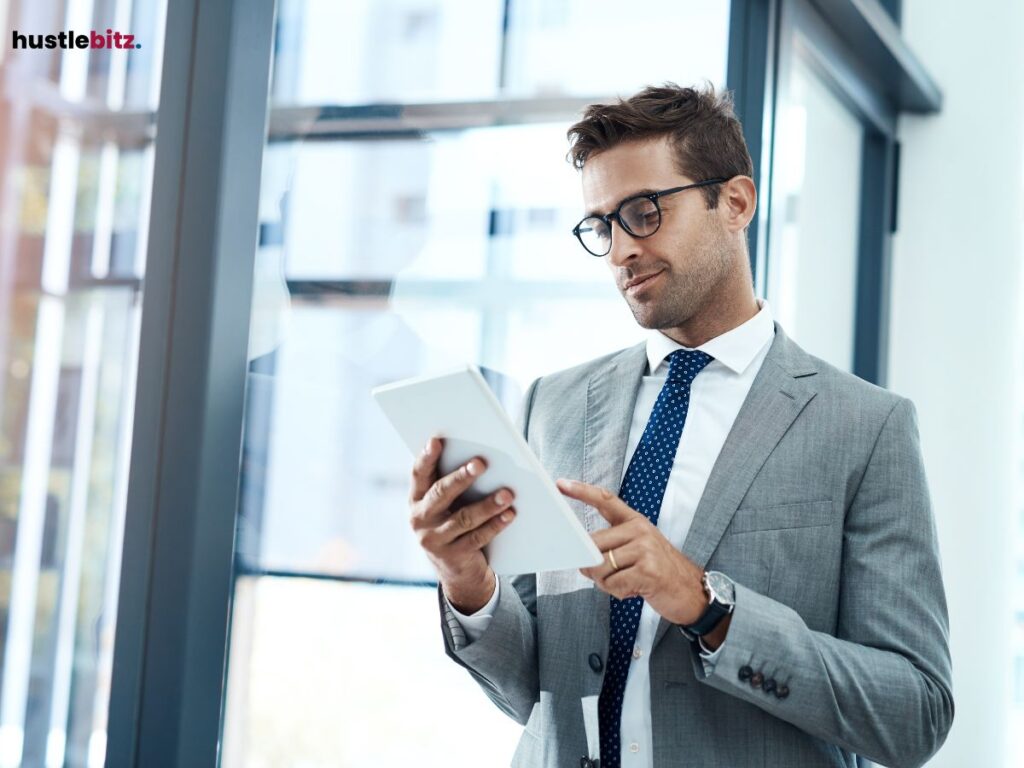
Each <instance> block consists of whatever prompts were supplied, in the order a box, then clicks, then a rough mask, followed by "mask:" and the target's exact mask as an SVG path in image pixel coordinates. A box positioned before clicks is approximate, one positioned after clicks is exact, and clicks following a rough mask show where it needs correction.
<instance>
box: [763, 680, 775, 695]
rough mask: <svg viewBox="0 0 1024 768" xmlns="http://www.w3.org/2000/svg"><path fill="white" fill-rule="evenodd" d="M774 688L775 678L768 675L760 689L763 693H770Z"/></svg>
mask: <svg viewBox="0 0 1024 768" xmlns="http://www.w3.org/2000/svg"><path fill="white" fill-rule="evenodd" d="M775 688H776V683H775V678H772V677H769V678H768V679H767V680H765V681H764V688H762V690H763V691H764V692H765V693H771V692H772V691H774V690H775Z"/></svg>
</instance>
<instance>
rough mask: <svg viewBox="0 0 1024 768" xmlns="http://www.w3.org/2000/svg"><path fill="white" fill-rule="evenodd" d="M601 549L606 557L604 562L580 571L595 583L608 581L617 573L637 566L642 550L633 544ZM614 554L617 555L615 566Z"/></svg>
mask: <svg viewBox="0 0 1024 768" xmlns="http://www.w3.org/2000/svg"><path fill="white" fill-rule="evenodd" d="M600 549H601V552H602V554H603V555H604V562H602V563H601V564H600V565H595V566H593V567H591V568H581V569H580V573H582V574H583V575H584V576H586V577H587V578H588V579H593V580H594V581H600V580H602V579H606V578H608V577H609V576H611V575H612V574H613V573H616V572H617V571H624V570H625V569H627V568H629V567H631V566H632V565H635V564H636V561H637V560H639V559H640V549H639V548H638V547H637V546H636V545H634V544H633V543H631V542H630V543H626V544H624V545H621V546H618V547H601V548H600ZM613 553H614V555H615V563H614V565H613V564H612V554H613ZM615 566H618V567H615Z"/></svg>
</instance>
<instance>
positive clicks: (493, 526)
mask: <svg viewBox="0 0 1024 768" xmlns="http://www.w3.org/2000/svg"><path fill="white" fill-rule="evenodd" d="M515 519H516V508H515V507H509V508H508V509H506V510H504V511H503V512H502V513H501V514H500V515H496V516H494V517H492V518H491V519H490V520H488V521H487V522H486V523H484V524H483V525H481V526H478V527H477V528H474V529H473V530H472V531H469V532H468V533H464V534H462V535H461V536H459V538H457V539H456V540H455V541H453V542H452V543H451V546H452V547H453V548H457V549H461V550H463V551H467V552H471V551H476V550H480V549H483V548H484V547H486V546H487V545H488V544H490V543H491V542H492V541H493V540H494V537H495V536H497V535H498V534H499V533H501V532H502V531H503V530H505V529H506V528H508V527H509V526H510V525H511V524H512V522H513V521H514V520H515Z"/></svg>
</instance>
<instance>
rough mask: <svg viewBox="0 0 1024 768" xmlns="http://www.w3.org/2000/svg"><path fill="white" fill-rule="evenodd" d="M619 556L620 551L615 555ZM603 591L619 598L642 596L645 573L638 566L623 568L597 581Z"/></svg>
mask: <svg viewBox="0 0 1024 768" xmlns="http://www.w3.org/2000/svg"><path fill="white" fill-rule="evenodd" d="M615 557H616V558H618V553H616V555H615ZM594 583H595V584H597V586H598V588H599V589H600V590H601V591H602V592H607V593H608V594H609V595H611V596H612V597H614V598H616V599H618V600H626V599H628V598H630V597H640V596H642V595H643V594H644V591H645V590H644V580H643V575H642V574H641V573H640V570H639V569H638V568H622V569H621V570H618V571H616V572H615V573H613V574H611V575H610V576H608V577H607V578H604V579H601V580H600V581H595V582H594Z"/></svg>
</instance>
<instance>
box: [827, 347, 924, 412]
mask: <svg viewBox="0 0 1024 768" xmlns="http://www.w3.org/2000/svg"><path fill="white" fill-rule="evenodd" d="M807 356H808V358H810V359H811V360H812V361H813V362H814V365H815V367H816V368H817V371H818V375H817V377H816V378H817V379H818V382H817V386H818V388H819V391H820V392H822V393H824V394H828V395H829V396H830V397H832V398H834V399H835V400H837V401H838V402H839V403H847V404H849V405H851V406H852V405H853V404H856V405H857V410H860V411H869V412H873V413H877V414H879V415H880V416H881V417H883V418H884V417H885V416H888V414H889V413H890V412H891V411H892V410H893V409H894V408H895V407H896V406H897V405H899V404H900V403H904V402H905V403H907V404H910V407H913V405H912V404H911V403H910V400H909V399H908V398H906V397H903V396H902V395H898V394H896V393H895V392H893V391H891V390H888V389H885V388H884V387H880V386H878V385H877V384H872V383H871V382H870V381H866V380H865V379H862V378H860V377H859V376H855V375H854V374H852V373H849V372H848V371H844V370H842V369H840V368H837V367H836V366H834V365H832V364H831V363H828V362H826V361H825V360H822V359H821V358H820V357H816V356H814V355H811V354H809V353H808V354H807Z"/></svg>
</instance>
